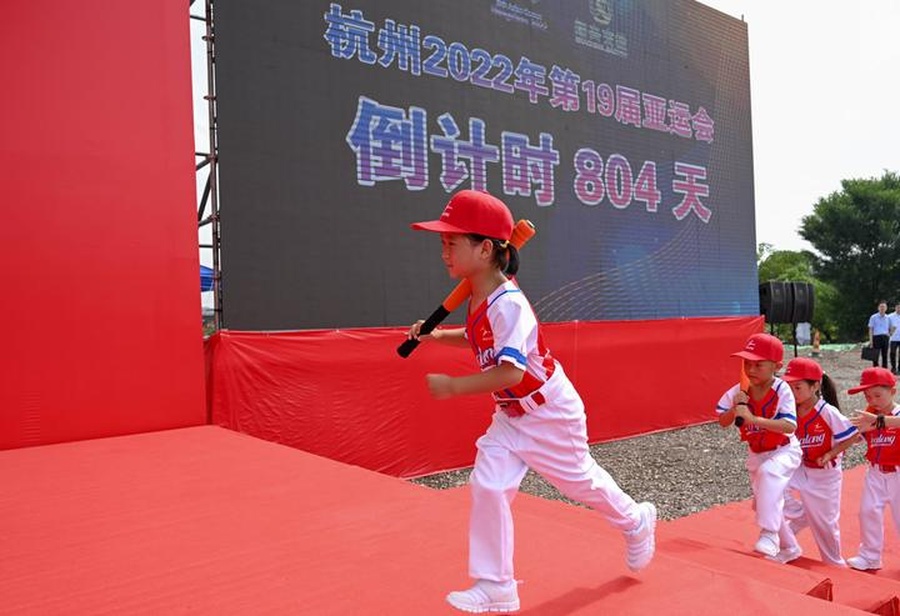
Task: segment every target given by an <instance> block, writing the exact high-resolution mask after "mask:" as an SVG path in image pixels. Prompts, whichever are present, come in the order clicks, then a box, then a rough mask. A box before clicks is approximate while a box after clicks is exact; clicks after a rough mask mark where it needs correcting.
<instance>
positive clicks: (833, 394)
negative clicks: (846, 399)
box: [821, 374, 841, 410]
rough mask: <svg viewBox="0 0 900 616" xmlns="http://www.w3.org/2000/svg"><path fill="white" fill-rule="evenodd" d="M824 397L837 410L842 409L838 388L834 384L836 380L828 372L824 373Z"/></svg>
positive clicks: (822, 391) (822, 392)
mask: <svg viewBox="0 0 900 616" xmlns="http://www.w3.org/2000/svg"><path fill="white" fill-rule="evenodd" d="M821 394H822V399H824V400H825V402H827V403H828V404H830V405H831V406H833V407H834V408H836V409H837V410H841V404H840V402H838V395H837V388H836V387H835V386H834V381H833V380H831V378H830V377H829V376H828V375H827V374H822V390H821Z"/></svg>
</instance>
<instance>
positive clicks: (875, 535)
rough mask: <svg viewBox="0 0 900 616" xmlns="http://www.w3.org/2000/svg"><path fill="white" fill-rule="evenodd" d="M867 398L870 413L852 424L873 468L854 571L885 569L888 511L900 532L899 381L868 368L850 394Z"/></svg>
mask: <svg viewBox="0 0 900 616" xmlns="http://www.w3.org/2000/svg"><path fill="white" fill-rule="evenodd" d="M859 392H863V393H864V394H865V396H866V404H867V407H866V410H865V411H862V412H858V413H857V414H856V416H855V417H853V418H852V419H851V420H850V421H851V422H852V423H853V424H854V425H855V426H856V427H858V428H859V431H860V432H862V433H863V436H864V437H865V439H866V445H867V450H866V459H867V460H868V461H869V468H868V470H867V471H866V479H865V483H864V484H863V493H862V498H861V499H860V502H859V534H860V544H859V554H857V555H856V556H853V557H851V558H848V559H847V564H848V565H850V566H851V567H853V568H854V569H859V570H860V571H866V570H868V569H880V568H881V552H882V550H883V548H884V508H885V506H886V505H890V507H891V515H892V517H893V518H894V526H895V527H896V528H897V529H898V530H900V472H898V471H900V438H898V437H900V417H898V415H900V406H898V405H897V404H895V403H894V396H895V395H896V393H897V380H896V379H895V378H894V375H893V374H891V371H890V370H888V369H887V368H866V369H865V370H863V372H862V376H860V378H859V386H857V387H852V388H850V389H849V390H847V393H850V394H858V393H859Z"/></svg>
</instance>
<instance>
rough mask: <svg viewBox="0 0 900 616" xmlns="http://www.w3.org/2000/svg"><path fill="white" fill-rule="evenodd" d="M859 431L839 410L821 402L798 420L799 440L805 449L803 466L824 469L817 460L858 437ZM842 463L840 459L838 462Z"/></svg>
mask: <svg viewBox="0 0 900 616" xmlns="http://www.w3.org/2000/svg"><path fill="white" fill-rule="evenodd" d="M857 432H858V430H857V429H856V428H855V427H854V426H853V424H851V423H850V420H849V419H847V418H846V417H844V416H843V415H842V414H841V412H840V411H839V410H837V409H836V408H834V407H833V406H832V405H830V404H828V403H827V402H825V401H824V400H819V401H818V402H817V403H816V404H815V406H813V408H812V409H810V411H809V413H807V415H806V416H805V417H798V418H797V432H796V434H797V438H798V439H799V440H800V447H801V448H802V449H803V464H804V465H805V466H813V467H817V468H822V467H821V466H820V465H819V464H817V463H816V460H818V459H819V458H821V457H822V456H823V455H825V454H826V453H828V452H829V451H831V450H832V449H833V448H834V446H835V445H837V444H838V443H842V442H843V441H846V440H847V439H848V438H853V437H854V436H856V434H857ZM839 461H840V457H838V459H837V460H836V462H839Z"/></svg>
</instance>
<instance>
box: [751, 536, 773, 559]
mask: <svg viewBox="0 0 900 616" xmlns="http://www.w3.org/2000/svg"><path fill="white" fill-rule="evenodd" d="M753 549H754V550H756V551H757V552H759V553H760V554H763V555H765V556H771V557H772V558H775V556H777V555H778V533H773V532H772V531H770V530H764V531H762V532H761V533H759V539H757V540H756V545H755V546H753Z"/></svg>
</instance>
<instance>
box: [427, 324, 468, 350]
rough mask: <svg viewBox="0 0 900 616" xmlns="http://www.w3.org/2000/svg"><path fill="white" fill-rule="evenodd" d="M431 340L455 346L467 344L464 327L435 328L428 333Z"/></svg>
mask: <svg viewBox="0 0 900 616" xmlns="http://www.w3.org/2000/svg"><path fill="white" fill-rule="evenodd" d="M429 335H430V336H431V338H432V340H437V341H438V342H440V343H441V344H446V345H449V346H457V347H467V346H469V341H468V340H466V328H465V327H457V328H454V329H435V330H433V331H432V332H431V334H429Z"/></svg>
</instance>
